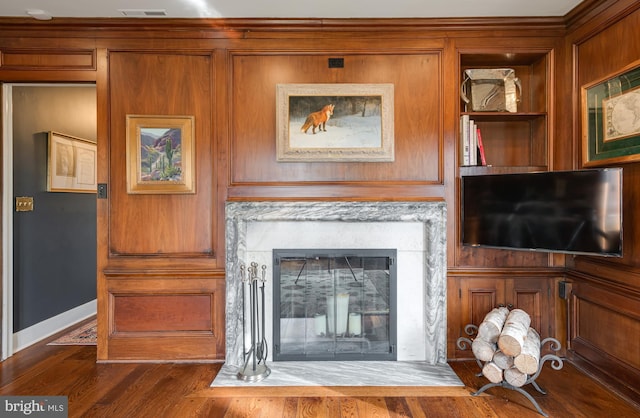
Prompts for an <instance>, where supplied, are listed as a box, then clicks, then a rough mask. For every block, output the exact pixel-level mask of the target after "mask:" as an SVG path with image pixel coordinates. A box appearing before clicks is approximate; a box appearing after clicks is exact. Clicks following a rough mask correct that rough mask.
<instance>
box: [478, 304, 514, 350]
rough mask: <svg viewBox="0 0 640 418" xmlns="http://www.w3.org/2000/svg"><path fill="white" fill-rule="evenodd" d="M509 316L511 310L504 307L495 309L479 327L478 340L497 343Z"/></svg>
mask: <svg viewBox="0 0 640 418" xmlns="http://www.w3.org/2000/svg"><path fill="white" fill-rule="evenodd" d="M508 315H509V309H508V308H505V307H504V306H503V307H500V308H493V309H492V310H491V311H490V312H489V313H488V314H487V315H486V316H485V317H484V320H483V321H482V323H480V326H478V338H482V339H483V340H485V341H489V342H492V343H495V342H497V341H498V337H500V333H501V332H502V327H503V326H504V322H505V320H506V319H507V316H508Z"/></svg>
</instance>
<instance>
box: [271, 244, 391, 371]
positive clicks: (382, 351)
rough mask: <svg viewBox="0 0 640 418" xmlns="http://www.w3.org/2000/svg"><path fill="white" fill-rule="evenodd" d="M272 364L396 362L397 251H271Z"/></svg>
mask: <svg viewBox="0 0 640 418" xmlns="http://www.w3.org/2000/svg"><path fill="white" fill-rule="evenodd" d="M273 261H274V262H273V270H274V271H273V283H274V285H273V286H274V298H273V318H274V321H273V322H274V323H273V334H274V335H273V342H274V350H273V360H274V361H286V360H396V358H397V356H396V349H395V348H396V250H391V249H332V250H326V249H309V250H304V249H303V250H287V249H275V250H273Z"/></svg>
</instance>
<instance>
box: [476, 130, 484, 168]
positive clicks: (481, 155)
mask: <svg viewBox="0 0 640 418" xmlns="http://www.w3.org/2000/svg"><path fill="white" fill-rule="evenodd" d="M476 135H477V136H478V157H479V158H480V165H483V166H486V165H487V157H486V156H485V154H484V144H483V143H482V134H481V133H480V128H477V132H476Z"/></svg>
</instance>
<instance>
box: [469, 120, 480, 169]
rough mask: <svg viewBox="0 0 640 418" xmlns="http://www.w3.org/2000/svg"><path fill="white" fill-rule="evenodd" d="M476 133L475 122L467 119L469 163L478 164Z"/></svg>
mask: <svg viewBox="0 0 640 418" xmlns="http://www.w3.org/2000/svg"><path fill="white" fill-rule="evenodd" d="M477 149H478V133H477V130H476V123H475V121H474V120H473V119H469V165H478V152H477Z"/></svg>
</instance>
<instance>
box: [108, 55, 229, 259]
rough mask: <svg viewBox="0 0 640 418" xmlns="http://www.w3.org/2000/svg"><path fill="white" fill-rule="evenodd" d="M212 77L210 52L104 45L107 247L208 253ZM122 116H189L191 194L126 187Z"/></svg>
mask: <svg viewBox="0 0 640 418" xmlns="http://www.w3.org/2000/svg"><path fill="white" fill-rule="evenodd" d="M212 82H213V79H212V58H211V56H209V55H189V54H179V53H166V54H165V53H154V54H151V53H133V52H110V54H109V83H110V90H109V91H110V111H111V114H110V118H111V138H110V139H111V140H110V155H111V158H110V184H109V185H110V204H111V207H110V215H111V216H110V218H109V248H110V253H111V254H113V255H153V256H167V255H172V256H176V255H181V256H212V255H213V254H214V244H213V243H214V241H215V232H216V231H215V229H214V224H213V220H214V218H215V213H216V208H217V207H218V205H217V202H215V201H214V189H213V180H214V177H215V176H214V170H215V165H214V155H213V140H212V122H211V120H212V100H213V98H212V95H213V91H212ZM127 115H176V116H194V117H195V129H194V130H195V134H194V136H195V139H194V140H195V158H196V161H195V173H196V193H195V194H157V195H136V194H127V185H126V179H127V176H126V172H127V170H126V158H125V156H126V152H127V150H126V116H127Z"/></svg>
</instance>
